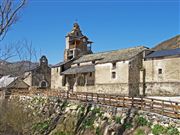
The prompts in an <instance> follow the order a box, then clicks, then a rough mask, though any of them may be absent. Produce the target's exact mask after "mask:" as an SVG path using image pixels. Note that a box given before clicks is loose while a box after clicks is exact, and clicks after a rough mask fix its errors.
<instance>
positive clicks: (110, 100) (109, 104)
mask: <svg viewBox="0 0 180 135" xmlns="http://www.w3.org/2000/svg"><path fill="white" fill-rule="evenodd" d="M109 105H111V95H109Z"/></svg>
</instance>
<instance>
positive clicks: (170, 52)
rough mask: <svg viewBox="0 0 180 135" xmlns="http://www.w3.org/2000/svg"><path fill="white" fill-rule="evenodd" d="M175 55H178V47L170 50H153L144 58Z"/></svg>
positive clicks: (179, 53) (179, 51) (179, 52)
mask: <svg viewBox="0 0 180 135" xmlns="http://www.w3.org/2000/svg"><path fill="white" fill-rule="evenodd" d="M175 55H179V56H180V48H177V49H172V50H161V51H155V52H153V53H151V54H150V55H147V56H146V57H145V58H157V57H165V56H175Z"/></svg>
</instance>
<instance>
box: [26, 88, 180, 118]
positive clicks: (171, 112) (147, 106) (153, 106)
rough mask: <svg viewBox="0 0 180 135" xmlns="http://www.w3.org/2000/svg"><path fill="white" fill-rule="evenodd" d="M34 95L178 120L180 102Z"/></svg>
mask: <svg viewBox="0 0 180 135" xmlns="http://www.w3.org/2000/svg"><path fill="white" fill-rule="evenodd" d="M36 94H41V95H44V96H56V97H59V98H62V99H69V100H78V101H82V102H91V103H94V104H101V105H107V106H114V107H123V108H132V107H133V108H137V109H140V110H143V111H149V112H154V113H158V114H161V115H164V116H169V117H172V118H178V119H179V118H180V102H175V101H168V100H160V99H152V98H142V97H141V98H139V97H126V96H120V95H110V94H99V93H87V92H73V93H68V92H63V91H61V92H57V91H46V92H42V91H41V92H39V93H36ZM27 95H28V94H27Z"/></svg>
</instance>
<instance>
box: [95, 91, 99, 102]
mask: <svg viewBox="0 0 180 135" xmlns="http://www.w3.org/2000/svg"><path fill="white" fill-rule="evenodd" d="M96 98H97V99H96V100H97V103H99V95H98V93H97V97H96Z"/></svg>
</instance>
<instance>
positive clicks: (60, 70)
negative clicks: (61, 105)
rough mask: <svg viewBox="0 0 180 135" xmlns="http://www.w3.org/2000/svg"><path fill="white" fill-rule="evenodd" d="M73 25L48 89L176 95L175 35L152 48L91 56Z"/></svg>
mask: <svg viewBox="0 0 180 135" xmlns="http://www.w3.org/2000/svg"><path fill="white" fill-rule="evenodd" d="M91 43H92V42H91V41H89V40H88V38H87V37H86V36H84V35H83V34H82V32H81V30H80V27H79V25H78V24H77V23H75V24H74V27H73V30H72V31H71V32H70V33H69V34H68V35H67V36H66V48H65V53H64V61H63V62H61V63H58V64H56V65H54V66H52V68H51V88H52V89H58V90H68V91H69V90H70V91H74V92H93V93H106V94H118V95H126V96H140V95H142V96H145V95H179V93H180V75H179V74H180V68H179V67H180V52H179V47H180V45H179V35H178V36H176V37H174V38H171V39H169V40H167V41H165V42H163V43H161V44H158V45H157V46H155V47H154V48H152V49H149V48H147V47H144V46H137V47H131V48H126V49H121V50H114V51H108V52H101V53H92V50H91V46H88V45H89V44H90V45H91Z"/></svg>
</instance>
